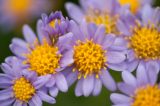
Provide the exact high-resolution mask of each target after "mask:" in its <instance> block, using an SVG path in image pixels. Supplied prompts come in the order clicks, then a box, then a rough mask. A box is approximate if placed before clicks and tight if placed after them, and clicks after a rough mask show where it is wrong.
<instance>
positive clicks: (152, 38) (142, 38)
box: [130, 27, 160, 60]
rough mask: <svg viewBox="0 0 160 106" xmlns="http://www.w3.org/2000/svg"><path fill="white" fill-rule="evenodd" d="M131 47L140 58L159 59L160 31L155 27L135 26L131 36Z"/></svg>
mask: <svg viewBox="0 0 160 106" xmlns="http://www.w3.org/2000/svg"><path fill="white" fill-rule="evenodd" d="M130 47H131V48H133V49H134V51H135V54H136V56H137V58H139V59H144V60H149V59H153V60H154V59H159V58H160V52H159V51H160V33H159V32H158V30H157V29H155V28H147V27H143V28H135V30H134V34H133V35H132V36H131V37H130Z"/></svg>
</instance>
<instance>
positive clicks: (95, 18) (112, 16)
mask: <svg viewBox="0 0 160 106" xmlns="http://www.w3.org/2000/svg"><path fill="white" fill-rule="evenodd" d="M80 4H81V8H80V7H78V6H77V5H75V4H73V3H66V9H67V11H68V14H69V16H70V17H71V18H73V19H74V20H75V21H77V22H78V23H80V22H81V21H82V20H86V21H87V22H92V23H95V24H97V25H100V24H104V25H105V27H106V33H115V34H119V31H118V30H117V27H116V25H117V21H118V20H119V18H120V17H121V15H123V14H124V12H123V10H124V9H125V7H124V8H121V6H120V4H119V3H118V2H117V0H80Z"/></svg>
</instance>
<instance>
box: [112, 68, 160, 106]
mask: <svg viewBox="0 0 160 106" xmlns="http://www.w3.org/2000/svg"><path fill="white" fill-rule="evenodd" d="M122 78H123V81H124V82H121V83H119V84H118V88H119V90H120V91H121V92H122V93H123V94H121V93H112V94H111V97H110V98H111V101H112V102H113V104H114V105H125V106H159V105H160V84H159V85H158V83H156V81H157V78H158V74H157V72H156V71H154V70H152V69H150V70H148V69H147V67H144V66H143V65H139V66H138V69H137V73H136V77H134V75H132V73H130V72H127V71H126V72H122Z"/></svg>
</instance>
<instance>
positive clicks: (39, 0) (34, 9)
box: [0, 0, 51, 30]
mask: <svg viewBox="0 0 160 106" xmlns="http://www.w3.org/2000/svg"><path fill="white" fill-rule="evenodd" d="M50 8H51V5H50V2H49V0H34V1H33V0H1V3H0V24H2V25H3V26H7V27H5V29H4V30H6V29H9V28H14V27H15V26H17V25H20V24H22V23H24V21H25V22H26V21H29V20H32V19H34V18H35V17H37V16H39V15H40V14H41V13H42V12H46V11H48V10H49V9H50ZM2 28H3V27H2Z"/></svg>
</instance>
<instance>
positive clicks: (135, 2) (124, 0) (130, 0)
mask: <svg viewBox="0 0 160 106" xmlns="http://www.w3.org/2000/svg"><path fill="white" fill-rule="evenodd" d="M119 3H120V4H121V5H126V4H129V5H130V9H131V11H132V13H136V12H137V10H138V9H139V7H140V0H119Z"/></svg>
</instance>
